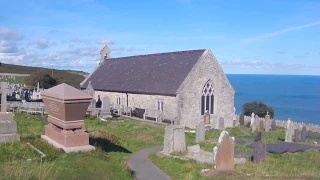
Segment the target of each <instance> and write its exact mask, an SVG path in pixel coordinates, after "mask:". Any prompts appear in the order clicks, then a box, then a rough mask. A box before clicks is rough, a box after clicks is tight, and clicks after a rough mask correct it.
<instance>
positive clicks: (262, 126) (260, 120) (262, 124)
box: [259, 119, 264, 131]
mask: <svg viewBox="0 0 320 180" xmlns="http://www.w3.org/2000/svg"><path fill="white" fill-rule="evenodd" d="M259 130H260V131H263V130H264V122H263V120H262V119H259Z"/></svg>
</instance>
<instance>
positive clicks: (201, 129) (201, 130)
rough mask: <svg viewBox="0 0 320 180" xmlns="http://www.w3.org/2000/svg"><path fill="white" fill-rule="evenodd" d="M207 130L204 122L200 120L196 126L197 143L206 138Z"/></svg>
mask: <svg viewBox="0 0 320 180" xmlns="http://www.w3.org/2000/svg"><path fill="white" fill-rule="evenodd" d="M205 136H206V130H205V126H204V122H203V121H200V122H199V124H198V125H197V127H196V143H200V142H202V141H204V140H205Z"/></svg>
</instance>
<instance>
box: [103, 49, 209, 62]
mask: <svg viewBox="0 0 320 180" xmlns="http://www.w3.org/2000/svg"><path fill="white" fill-rule="evenodd" d="M205 50H206V49H192V50H182V51H171V52H161V53H152V54H141V55H132V56H123V57H116V58H109V59H122V58H131V57H137V56H151V55H163V54H177V53H183V52H193V51H205ZM109 59H108V60H109Z"/></svg>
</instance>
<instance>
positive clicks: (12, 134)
mask: <svg viewBox="0 0 320 180" xmlns="http://www.w3.org/2000/svg"><path fill="white" fill-rule="evenodd" d="M6 89H7V83H6V82H1V94H2V95H1V112H0V143H2V142H4V143H6V142H14V141H20V135H19V134H17V122H16V121H14V120H13V116H14V115H13V113H11V112H7V92H6Z"/></svg>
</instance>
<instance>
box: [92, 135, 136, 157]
mask: <svg viewBox="0 0 320 180" xmlns="http://www.w3.org/2000/svg"><path fill="white" fill-rule="evenodd" d="M89 141H90V144H91V145H93V146H96V147H100V148H101V149H102V150H103V151H105V152H123V153H132V152H131V151H129V150H127V149H126V148H124V147H122V146H119V145H116V144H114V143H112V142H110V141H109V140H107V139H105V138H100V137H90V139H89Z"/></svg>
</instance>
